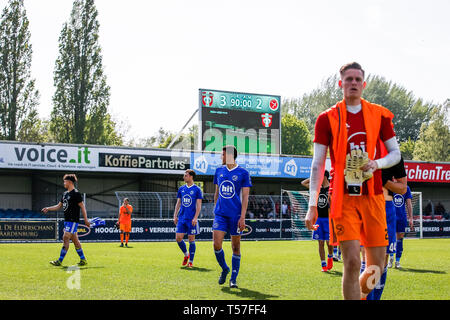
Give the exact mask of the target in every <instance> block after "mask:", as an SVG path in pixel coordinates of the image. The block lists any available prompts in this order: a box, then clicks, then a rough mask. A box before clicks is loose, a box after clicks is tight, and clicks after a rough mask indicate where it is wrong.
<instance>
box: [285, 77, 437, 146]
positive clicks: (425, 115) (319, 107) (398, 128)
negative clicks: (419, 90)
mask: <svg viewBox="0 0 450 320" xmlns="http://www.w3.org/2000/svg"><path fill="white" fill-rule="evenodd" d="M339 79H340V78H339V75H337V74H335V75H332V76H330V77H328V78H327V79H326V80H324V81H323V82H322V83H321V84H320V86H319V87H318V88H317V89H315V90H313V91H312V92H311V93H308V94H304V95H303V96H302V97H301V98H293V99H286V100H284V101H283V108H284V112H285V113H291V114H293V115H294V116H296V117H297V118H298V119H302V120H304V121H305V122H306V124H307V126H308V129H309V132H310V133H311V135H312V136H313V135H314V125H315V122H316V119H317V117H318V116H319V114H320V113H321V112H323V111H325V110H326V109H328V108H329V107H331V106H333V105H335V104H336V102H338V101H341V100H342V99H343V95H342V89H341V88H340V87H339V85H338V82H339ZM366 81H367V86H366V88H365V90H364V91H363V98H364V99H366V100H368V101H370V102H372V103H377V104H380V105H382V106H384V107H386V108H388V109H389V110H391V111H392V112H393V113H394V115H395V117H394V125H395V132H396V135H397V138H398V140H399V141H400V142H403V141H407V140H408V139H409V138H410V139H412V140H413V141H415V140H417V138H418V136H419V131H420V126H421V124H423V123H428V122H429V121H430V117H429V115H430V112H431V110H433V109H435V108H436V107H437V106H436V105H433V104H430V103H424V102H423V101H422V99H417V98H415V97H414V95H413V93H412V92H411V91H407V90H406V89H405V88H403V87H401V86H399V85H397V84H395V83H393V82H392V81H387V80H386V79H385V78H383V77H380V76H376V75H369V76H368V77H367V80H366Z"/></svg>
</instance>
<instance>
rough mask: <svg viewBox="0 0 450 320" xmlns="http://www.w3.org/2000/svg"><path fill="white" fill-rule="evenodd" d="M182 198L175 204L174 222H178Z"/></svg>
mask: <svg viewBox="0 0 450 320" xmlns="http://www.w3.org/2000/svg"><path fill="white" fill-rule="evenodd" d="M180 207H181V199H180V198H177V204H176V205H175V210H174V211H173V223H175V224H177V223H178V211H180Z"/></svg>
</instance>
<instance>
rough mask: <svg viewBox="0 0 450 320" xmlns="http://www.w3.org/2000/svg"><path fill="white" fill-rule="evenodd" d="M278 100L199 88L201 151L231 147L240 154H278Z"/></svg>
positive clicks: (276, 98)
mask: <svg viewBox="0 0 450 320" xmlns="http://www.w3.org/2000/svg"><path fill="white" fill-rule="evenodd" d="M280 109H281V97H280V96H276V95H266V94H254V93H242V92H230V91H218V90H208V89H199V120H200V125H199V129H200V130H199V134H200V137H199V141H201V146H202V150H204V151H221V150H222V147H223V146H225V145H234V146H235V147H236V148H237V150H238V152H239V153H256V154H258V153H263V154H266V153H270V154H280V151H281V150H280V137H281V136H280V131H281V112H280Z"/></svg>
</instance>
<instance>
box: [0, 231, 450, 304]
mask: <svg viewBox="0 0 450 320" xmlns="http://www.w3.org/2000/svg"><path fill="white" fill-rule="evenodd" d="M196 243H197V252H196V255H195V261H194V266H195V267H194V268H192V269H187V268H184V267H181V262H182V254H181V252H180V250H179V248H178V246H177V244H176V243H175V241H174V242H151V243H144V242H130V244H129V245H130V248H120V247H119V244H118V243H84V244H83V249H84V252H85V255H86V258H87V260H88V265H87V266H84V267H80V268H77V267H75V266H76V263H77V262H78V261H79V257H78V255H77V254H76V252H75V249H74V247H73V244H71V245H70V250H69V252H68V253H67V255H66V258H65V260H64V262H63V266H62V267H54V266H51V265H50V264H49V261H50V260H55V259H57V258H58V257H59V251H60V248H61V243H52V244H48V243H46V244H41V243H39V244H5V243H3V244H0V252H1V263H0V283H1V289H0V300H7V299H57V300H59V299H114V300H123V299H156V300H160V299H169V300H170V299H177V300H190V299H193V300H228V299H231V300H238V299H246V300H252V299H258V300H265V299H282V300H303V299H306V300H316V299H319V300H328V299H337V300H340V299H342V295H341V279H342V263H340V262H335V263H334V265H335V266H334V268H333V270H331V271H329V272H328V273H322V272H321V271H320V261H319V256H318V252H317V242H315V241H258V242H253V241H246V242H243V243H242V263H241V269H240V273H239V277H238V285H239V288H238V289H230V288H229V287H228V281H227V282H226V284H225V285H222V286H219V285H218V284H217V280H218V277H219V274H220V268H219V266H218V264H217V262H216V260H215V256H214V251H213V248H212V243H211V242H209V241H208V242H201V241H197V242H196ZM404 248H405V251H404V253H403V258H402V266H403V268H402V269H400V270H396V269H389V272H388V277H387V284H386V288H385V290H384V293H383V299H385V300H387V299H395V300H396V299H401V300H409V299H433V300H436V299H437V300H440V299H442V300H447V299H450V274H449V273H450V239H427V240H405V243H404ZM224 250H225V258H226V260H227V263H228V264H229V265H231V248H230V243H229V242H225V243H224ZM228 279H229V277H228ZM228 279H227V280H228Z"/></svg>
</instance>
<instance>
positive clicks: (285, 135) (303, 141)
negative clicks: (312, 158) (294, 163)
mask: <svg viewBox="0 0 450 320" xmlns="http://www.w3.org/2000/svg"><path fill="white" fill-rule="evenodd" d="M281 132H282V136H281V151H282V152H283V154H291V155H312V139H311V135H310V133H309V131H308V127H307V126H306V123H305V122H304V121H302V120H299V119H297V117H295V116H294V115H292V114H285V115H284V116H283V117H282V118H281Z"/></svg>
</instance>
